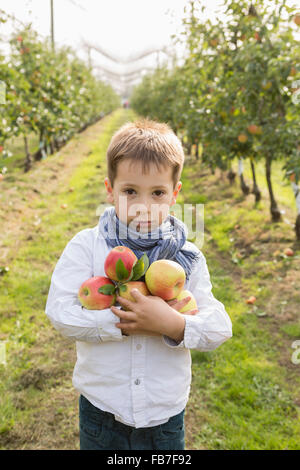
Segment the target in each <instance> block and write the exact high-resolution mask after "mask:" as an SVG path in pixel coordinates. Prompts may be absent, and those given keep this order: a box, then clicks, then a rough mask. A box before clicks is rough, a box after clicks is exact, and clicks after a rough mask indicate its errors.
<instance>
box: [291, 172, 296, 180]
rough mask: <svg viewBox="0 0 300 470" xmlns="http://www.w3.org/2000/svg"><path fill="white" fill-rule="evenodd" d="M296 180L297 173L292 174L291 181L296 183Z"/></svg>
mask: <svg viewBox="0 0 300 470" xmlns="http://www.w3.org/2000/svg"><path fill="white" fill-rule="evenodd" d="M295 180H296V175H295V173H292V174H291V175H290V181H295Z"/></svg>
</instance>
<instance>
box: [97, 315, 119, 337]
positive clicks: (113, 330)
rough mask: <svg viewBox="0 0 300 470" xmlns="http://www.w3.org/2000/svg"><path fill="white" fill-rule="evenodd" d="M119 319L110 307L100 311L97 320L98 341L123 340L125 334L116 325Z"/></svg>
mask: <svg viewBox="0 0 300 470" xmlns="http://www.w3.org/2000/svg"><path fill="white" fill-rule="evenodd" d="M119 321H120V318H119V317H118V316H117V315H115V314H114V313H113V312H112V311H111V310H110V309H104V310H102V311H101V313H100V314H99V315H98V320H97V328H98V331H99V336H100V341H104V342H105V341H123V339H124V338H125V336H123V335H122V330H121V328H117V327H116V323H119Z"/></svg>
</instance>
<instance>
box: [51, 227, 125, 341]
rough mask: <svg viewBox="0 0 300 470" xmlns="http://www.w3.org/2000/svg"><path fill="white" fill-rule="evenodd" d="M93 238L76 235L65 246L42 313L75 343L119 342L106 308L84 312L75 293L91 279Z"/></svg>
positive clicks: (114, 320) (114, 319) (119, 334)
mask: <svg viewBox="0 0 300 470" xmlns="http://www.w3.org/2000/svg"><path fill="white" fill-rule="evenodd" d="M92 246H93V238H92V233H91V231H90V230H89V229H85V230H82V231H81V232H79V233H77V234H76V235H75V236H74V237H73V238H72V239H71V240H70V241H69V242H68V244H67V245H66V247H65V249H64V251H63V253H62V255H61V257H60V258H59V260H58V262H57V264H56V266H55V269H54V271H53V274H52V278H51V285H50V289H49V293H48V298H47V303H46V308H45V313H46V315H47V316H48V318H49V319H50V321H51V323H52V325H53V326H54V327H55V328H56V329H57V330H58V331H59V332H60V333H61V334H62V335H63V336H66V337H68V338H70V339H72V340H76V341H87V342H100V341H122V340H123V339H124V337H123V336H122V332H121V330H120V329H119V328H117V327H116V326H115V323H117V321H118V320H119V318H118V317H117V316H116V315H115V314H114V313H113V312H112V311H111V309H110V308H106V309H104V310H88V309H86V308H84V307H82V306H81V304H80V302H79V299H78V291H79V288H80V286H81V284H82V283H83V282H84V281H85V280H87V279H89V278H90V277H92V276H93V275H94V274H93V271H92V266H93V252H92Z"/></svg>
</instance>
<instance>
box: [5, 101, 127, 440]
mask: <svg viewBox="0 0 300 470" xmlns="http://www.w3.org/2000/svg"><path fill="white" fill-rule="evenodd" d="M128 119H129V113H128V112H124V111H122V110H118V111H116V112H114V113H113V114H112V115H111V116H109V117H107V118H106V126H105V127H104V130H103V132H102V133H101V135H100V136H99V138H98V139H97V140H96V141H95V142H91V143H90V146H91V154H90V155H89V156H88V157H86V158H84V159H83V160H82V163H81V164H80V165H79V167H78V168H77V169H76V170H75V171H74V173H73V175H72V177H71V179H70V181H69V184H68V188H69V187H70V186H73V187H74V192H69V191H68V190H65V191H62V193H60V194H55V195H52V196H50V195H47V194H41V198H40V199H39V200H37V201H34V202H33V205H34V208H35V209H37V210H38V209H43V215H42V216H41V217H42V223H41V224H40V225H39V227H38V229H37V230H36V232H35V233H34V234H33V239H32V240H30V241H28V242H26V243H24V244H22V245H21V247H20V248H19V250H18V252H17V254H16V256H15V259H14V261H13V262H12V263H11V265H10V270H9V271H8V272H7V273H6V274H5V275H3V276H0V318H1V336H0V339H2V340H3V339H5V340H6V341H7V343H6V356H7V366H6V367H5V366H3V365H0V384H1V385H0V408H1V413H0V448H5V446H4V447H1V434H2V435H3V436H5V435H6V434H7V433H9V432H12V433H13V432H14V427H15V425H16V423H19V425H21V426H23V425H24V426H25V425H26V423H30V422H31V421H32V419H33V416H34V413H36V411H37V409H39V407H42V406H43V405H42V404H43V403H44V402H45V401H47V396H46V395H47V391H46V392H45V391H44V387H46V388H47V387H51V383H52V381H53V378H52V376H51V367H53V364H54V362H53V361H54V358H53V344H52V343H51V342H49V341H48V340H47V341H46V342H45V343H42V344H41V338H44V337H47V335H49V332H52V334H53V327H52V325H50V323H49V321H48V319H47V317H46V315H45V303H46V299H47V294H48V291H49V287H50V280H51V275H52V271H53V269H54V266H55V264H56V262H57V259H58V257H59V256H60V255H61V253H62V251H63V249H64V247H65V245H66V244H67V242H68V241H69V240H70V238H72V236H73V235H75V233H77V232H78V231H79V230H81V229H84V228H85V227H91V226H93V224H96V223H97V221H98V219H99V215H96V209H97V206H98V205H99V203H102V202H104V195H103V188H102V193H101V185H102V184H103V180H104V177H105V176H106V174H105V167H104V165H103V166H102V168H101V170H99V169H97V168H96V165H97V164H99V162H104V161H105V153H106V149H107V146H108V144H109V141H110V138H111V136H112V134H113V132H114V131H115V130H116V129H117V128H119V127H120V125H122V124H123V123H124V121H125V120H128ZM62 203H66V204H67V205H68V206H67V209H65V210H63V209H61V204H62ZM44 208H47V211H44ZM78 227H80V228H78ZM8 243H9V241H8ZM35 348H36V349H37V350H38V353H34V350H35ZM66 364H67V368H68V369H69V372H70V370H71V369H72V368H73V367H74V364H70V363H69V362H67V363H66ZM66 364H64V363H62V364H59V370H62V371H63V372H65V369H66ZM40 366H42V367H43V368H44V369H45V370H44V372H43V373H44V375H45V376H44V378H43V380H42V381H41V378H40V377H38V380H37V379H36V378H35V377H34V374H35V373H36V372H38V371H39V370H40V369H39V367H40ZM42 370H43V369H42ZM24 371H25V372H26V371H29V372H30V373H32V374H33V377H32V378H31V379H32V383H33V384H32V385H30V384H29V385H24V380H25V379H24V378H22V377H23V376H24ZM63 375H66V374H63ZM29 382H30V381H29ZM39 383H43V384H44V387H42V389H40V387H41V386H40V385H39ZM20 384H21V385H20ZM22 384H23V385H22ZM20 390H21V392H22V400H23V401H26V406H25V408H24V409H17V408H16V405H15V403H16V402H17V401H18V397H19V394H20V393H21V392H20ZM24 394H25V397H24Z"/></svg>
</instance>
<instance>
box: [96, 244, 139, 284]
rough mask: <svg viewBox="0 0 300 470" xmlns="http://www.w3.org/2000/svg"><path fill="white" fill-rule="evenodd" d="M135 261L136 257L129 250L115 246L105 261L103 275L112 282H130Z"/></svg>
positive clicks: (125, 247)
mask: <svg viewBox="0 0 300 470" xmlns="http://www.w3.org/2000/svg"><path fill="white" fill-rule="evenodd" d="M137 261H138V259H137V257H136V256H135V254H134V252H133V251H132V250H131V249H130V248H128V247H127V246H115V247H114V248H113V249H112V250H111V251H110V252H109V253H108V255H107V257H106V259H105V263H104V271H105V274H106V276H107V277H109V278H110V279H112V280H113V281H120V282H126V281H130V279H131V278H132V275H133V267H134V266H135V264H136V263H137Z"/></svg>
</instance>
